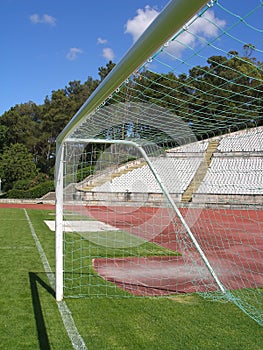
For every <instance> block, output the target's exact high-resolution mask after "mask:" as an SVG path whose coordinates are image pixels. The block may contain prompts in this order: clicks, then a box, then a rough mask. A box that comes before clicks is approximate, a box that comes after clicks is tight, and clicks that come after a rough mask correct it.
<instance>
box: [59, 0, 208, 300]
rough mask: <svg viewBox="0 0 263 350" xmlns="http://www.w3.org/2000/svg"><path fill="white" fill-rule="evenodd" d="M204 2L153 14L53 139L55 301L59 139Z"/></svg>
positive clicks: (180, 2) (174, 4)
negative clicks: (142, 30)
mask: <svg viewBox="0 0 263 350" xmlns="http://www.w3.org/2000/svg"><path fill="white" fill-rule="evenodd" d="M205 4H206V1H204V0H198V1H196V0H189V1H187V2H186V1H184V0H172V1H171V2H169V3H168V5H167V6H166V8H165V9H164V10H163V11H162V13H161V14H160V15H159V16H158V17H157V19H156V20H155V21H154V22H153V23H152V24H151V25H150V26H149V28H147V29H146V31H145V32H144V33H143V35H142V36H141V38H139V40H138V41H137V42H136V43H135V44H134V46H133V47H132V48H131V49H130V50H129V51H128V53H127V54H126V55H125V56H124V58H123V59H122V60H121V61H120V63H119V64H118V65H117V66H116V67H115V69H114V70H113V71H112V72H111V73H110V74H109V75H108V76H107V77H106V78H105V79H104V80H103V82H102V83H101V84H100V86H99V87H98V88H97V89H96V91H95V92H94V93H93V94H92V95H91V96H90V97H89V98H88V100H87V101H86V102H85V104H84V105H83V106H82V107H81V109H80V110H79V111H78V112H77V114H76V115H75V116H74V117H73V118H72V119H71V121H70V122H69V123H68V125H67V126H66V127H65V128H64V130H63V131H62V132H61V133H60V135H59V136H58V138H57V156H56V157H57V160H56V168H57V176H56V178H57V179H56V184H58V183H59V184H60V186H58V185H56V212H57V215H56V221H57V223H58V224H57V231H56V252H57V254H56V276H57V277H58V279H57V285H56V288H57V292H56V298H57V300H62V298H63V292H62V291H63V282H62V275H63V270H62V259H63V254H61V246H62V232H61V230H62V226H61V223H62V222H63V210H62V207H63V198H62V194H61V189H62V186H63V171H62V167H63V165H62V162H63V152H62V149H63V142H64V141H65V140H66V138H67V136H68V135H69V134H71V133H72V132H73V131H74V130H75V129H76V128H77V127H78V126H79V125H80V124H81V122H82V121H83V119H84V118H85V117H86V116H87V115H88V114H89V113H92V112H93V111H94V110H95V109H96V108H97V107H98V106H99V105H100V104H101V103H103V102H104V101H105V100H106V99H107V98H108V97H109V96H110V94H111V93H113V92H114V91H115V90H116V89H117V88H118V87H119V86H120V85H121V84H122V83H123V82H124V81H125V80H126V79H127V78H128V77H129V76H130V75H131V74H132V73H133V72H134V71H135V70H136V69H137V68H138V67H139V66H140V65H142V64H143V62H144V61H145V60H147V58H148V57H150V56H151V55H152V54H153V53H154V52H155V51H156V50H158V48H159V47H160V46H161V45H163V44H164V43H165V42H166V41H167V40H168V39H169V38H170V37H171V36H172V35H173V34H174V33H175V32H176V31H177V30H179V29H180V28H181V27H182V26H183V25H184V24H185V23H186V22H187V21H188V20H189V19H190V18H191V17H192V16H193V15H194V14H195V13H196V12H197V11H198V10H200V8H201V7H202V6H204V5H205Z"/></svg>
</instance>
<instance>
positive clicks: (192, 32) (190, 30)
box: [168, 10, 226, 57]
mask: <svg viewBox="0 0 263 350" xmlns="http://www.w3.org/2000/svg"><path fill="white" fill-rule="evenodd" d="M193 19H195V21H194V22H193V23H192V21H193ZM190 23H192V24H191V25H190ZM225 25H226V22H225V21H224V20H221V19H220V18H217V17H216V16H215V14H214V11H212V10H211V11H207V12H206V13H205V14H204V16H202V17H197V16H194V17H193V18H192V19H191V20H190V21H189V22H188V23H187V24H186V25H185V28H186V30H185V31H184V32H182V34H180V35H179V36H178V37H177V39H176V40H174V41H173V42H171V43H170V46H169V49H168V50H169V51H170V52H172V53H173V54H174V55H177V56H178V57H181V56H182V53H183V51H184V50H185V49H186V48H187V47H192V48H194V47H195V46H196V45H197V44H198V42H199V43H200V40H201V41H206V40H207V39H209V38H213V37H216V36H217V35H218V33H219V28H218V27H221V28H223V27H225Z"/></svg>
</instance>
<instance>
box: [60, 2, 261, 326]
mask: <svg viewBox="0 0 263 350" xmlns="http://www.w3.org/2000/svg"><path fill="white" fill-rule="evenodd" d="M262 10H263V3H262V1H256V0H252V1H250V2H249V3H246V4H244V6H243V5H242V6H236V3H233V2H232V3H229V2H227V1H213V2H210V3H209V4H208V5H207V6H206V7H205V8H204V9H203V10H202V11H201V12H200V13H198V14H197V15H195V16H194V18H192V19H191V21H189V22H188V23H187V24H185V26H184V27H183V28H181V30H180V31H179V32H178V33H176V34H175V35H174V36H173V37H172V38H171V39H170V40H169V41H168V42H167V43H164V44H163V46H162V47H161V48H160V49H159V50H158V51H157V52H156V53H155V54H154V55H153V56H152V57H150V58H149V59H148V60H147V61H146V62H144V63H143V64H142V65H141V66H140V67H139V68H138V69H137V70H136V71H135V72H134V73H133V74H132V75H131V76H130V77H129V78H128V79H126V80H125V81H124V82H123V83H122V84H121V86H120V87H119V88H118V89H117V90H116V91H115V92H114V93H113V94H112V95H111V96H109V97H108V98H107V99H106V100H105V101H104V103H103V104H102V105H101V106H99V107H98V108H97V109H96V110H94V111H93V112H92V113H90V114H89V115H87V116H86V118H85V119H84V120H83V122H82V123H81V125H79V126H78V127H77V128H76V129H75V130H74V131H73V132H72V133H71V134H70V135H69V136H68V137H67V139H66V140H65V142H64V143H63V147H64V154H65V157H64V252H65V253H64V289H65V295H66V296H73V297H74V296H76V297H77V296H105V295H107V296H111V297H113V296H117V297H119V296H123V297H124V296H125V297H129V296H134V295H136V296H149V295H150V296H167V295H171V294H173V293H190V292H192V293H193V292H197V293H201V294H202V295H203V296H207V297H209V298H212V299H222V300H231V301H233V302H235V303H236V304H237V305H238V306H239V307H240V308H241V309H242V310H243V311H244V312H246V313H247V314H248V315H250V316H251V317H252V318H254V319H255V320H256V321H257V322H259V323H260V324H263V318H262V314H263V310H262V305H263V293H262V292H263V290H262V287H263V238H262V232H263V228H262V222H263V211H262V194H263V186H262V184H263V181H262V180H263V176H262V174H263V158H262V151H263V126H262V124H263V123H262V120H263V119H262V106H263V100H262V90H263V84H262V82H263V79H262V78H263V69H262V64H263V63H262V53H263V43H262V31H263V28H262V21H261V18H262V15H263V11H262Z"/></svg>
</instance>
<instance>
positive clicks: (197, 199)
mask: <svg viewBox="0 0 263 350" xmlns="http://www.w3.org/2000/svg"><path fill="white" fill-rule="evenodd" d="M262 155H263V127H258V128H254V129H250V130H246V131H239V132H235V133H231V134H228V135H223V136H221V137H219V136H218V137H215V138H213V139H210V140H205V141H198V142H195V143H192V144H187V145H183V146H180V147H177V148H174V149H170V150H168V151H167V152H166V155H165V156H161V157H159V158H155V159H152V164H153V167H154V168H155V169H156V171H157V173H158V176H159V177H160V178H161V179H162V183H163V185H164V186H165V187H166V188H167V190H168V191H169V193H170V194H171V195H172V197H173V198H175V199H176V201H177V202H184V203H187V202H192V203H196V204H198V205H199V204H211V203H222V204H231V203H233V204H239V203H241V202H244V203H247V204H257V205H262V194H263V157H262ZM93 182H94V184H93V187H92V189H91V188H90V189H89V190H88V191H86V194H85V198H86V200H90V199H91V198H92V199H93V200H95V201H96V200H103V199H104V198H105V196H106V195H107V197H108V198H110V199H109V200H110V201H114V200H116V201H122V200H125V201H127V200H130V201H133V200H134V201H136V200H137V201H140V200H143V201H144V202H145V201H146V200H148V199H149V198H151V201H152V202H153V203H155V202H160V201H161V200H163V199H161V198H162V197H163V195H162V190H161V186H160V184H158V182H157V180H156V178H155V177H154V175H153V173H152V172H151V170H150V168H149V166H148V165H146V164H145V163H144V164H143V163H141V164H140V165H139V166H137V168H132V167H131V168H130V169H129V171H127V172H125V173H123V174H122V173H120V176H117V177H116V176H111V175H110V176H108V178H107V179H106V178H105V180H103V181H101V179H100V181H97V183H96V179H93Z"/></svg>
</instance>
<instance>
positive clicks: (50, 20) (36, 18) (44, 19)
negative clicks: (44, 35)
mask: <svg viewBox="0 0 263 350" xmlns="http://www.w3.org/2000/svg"><path fill="white" fill-rule="evenodd" d="M29 18H30V21H31V22H32V23H34V24H38V23H44V24H49V25H51V26H55V25H56V18H55V17H52V16H50V15H47V14H44V15H43V16H40V15H38V14H37V13H35V14H33V15H31V16H30V17H29Z"/></svg>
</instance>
